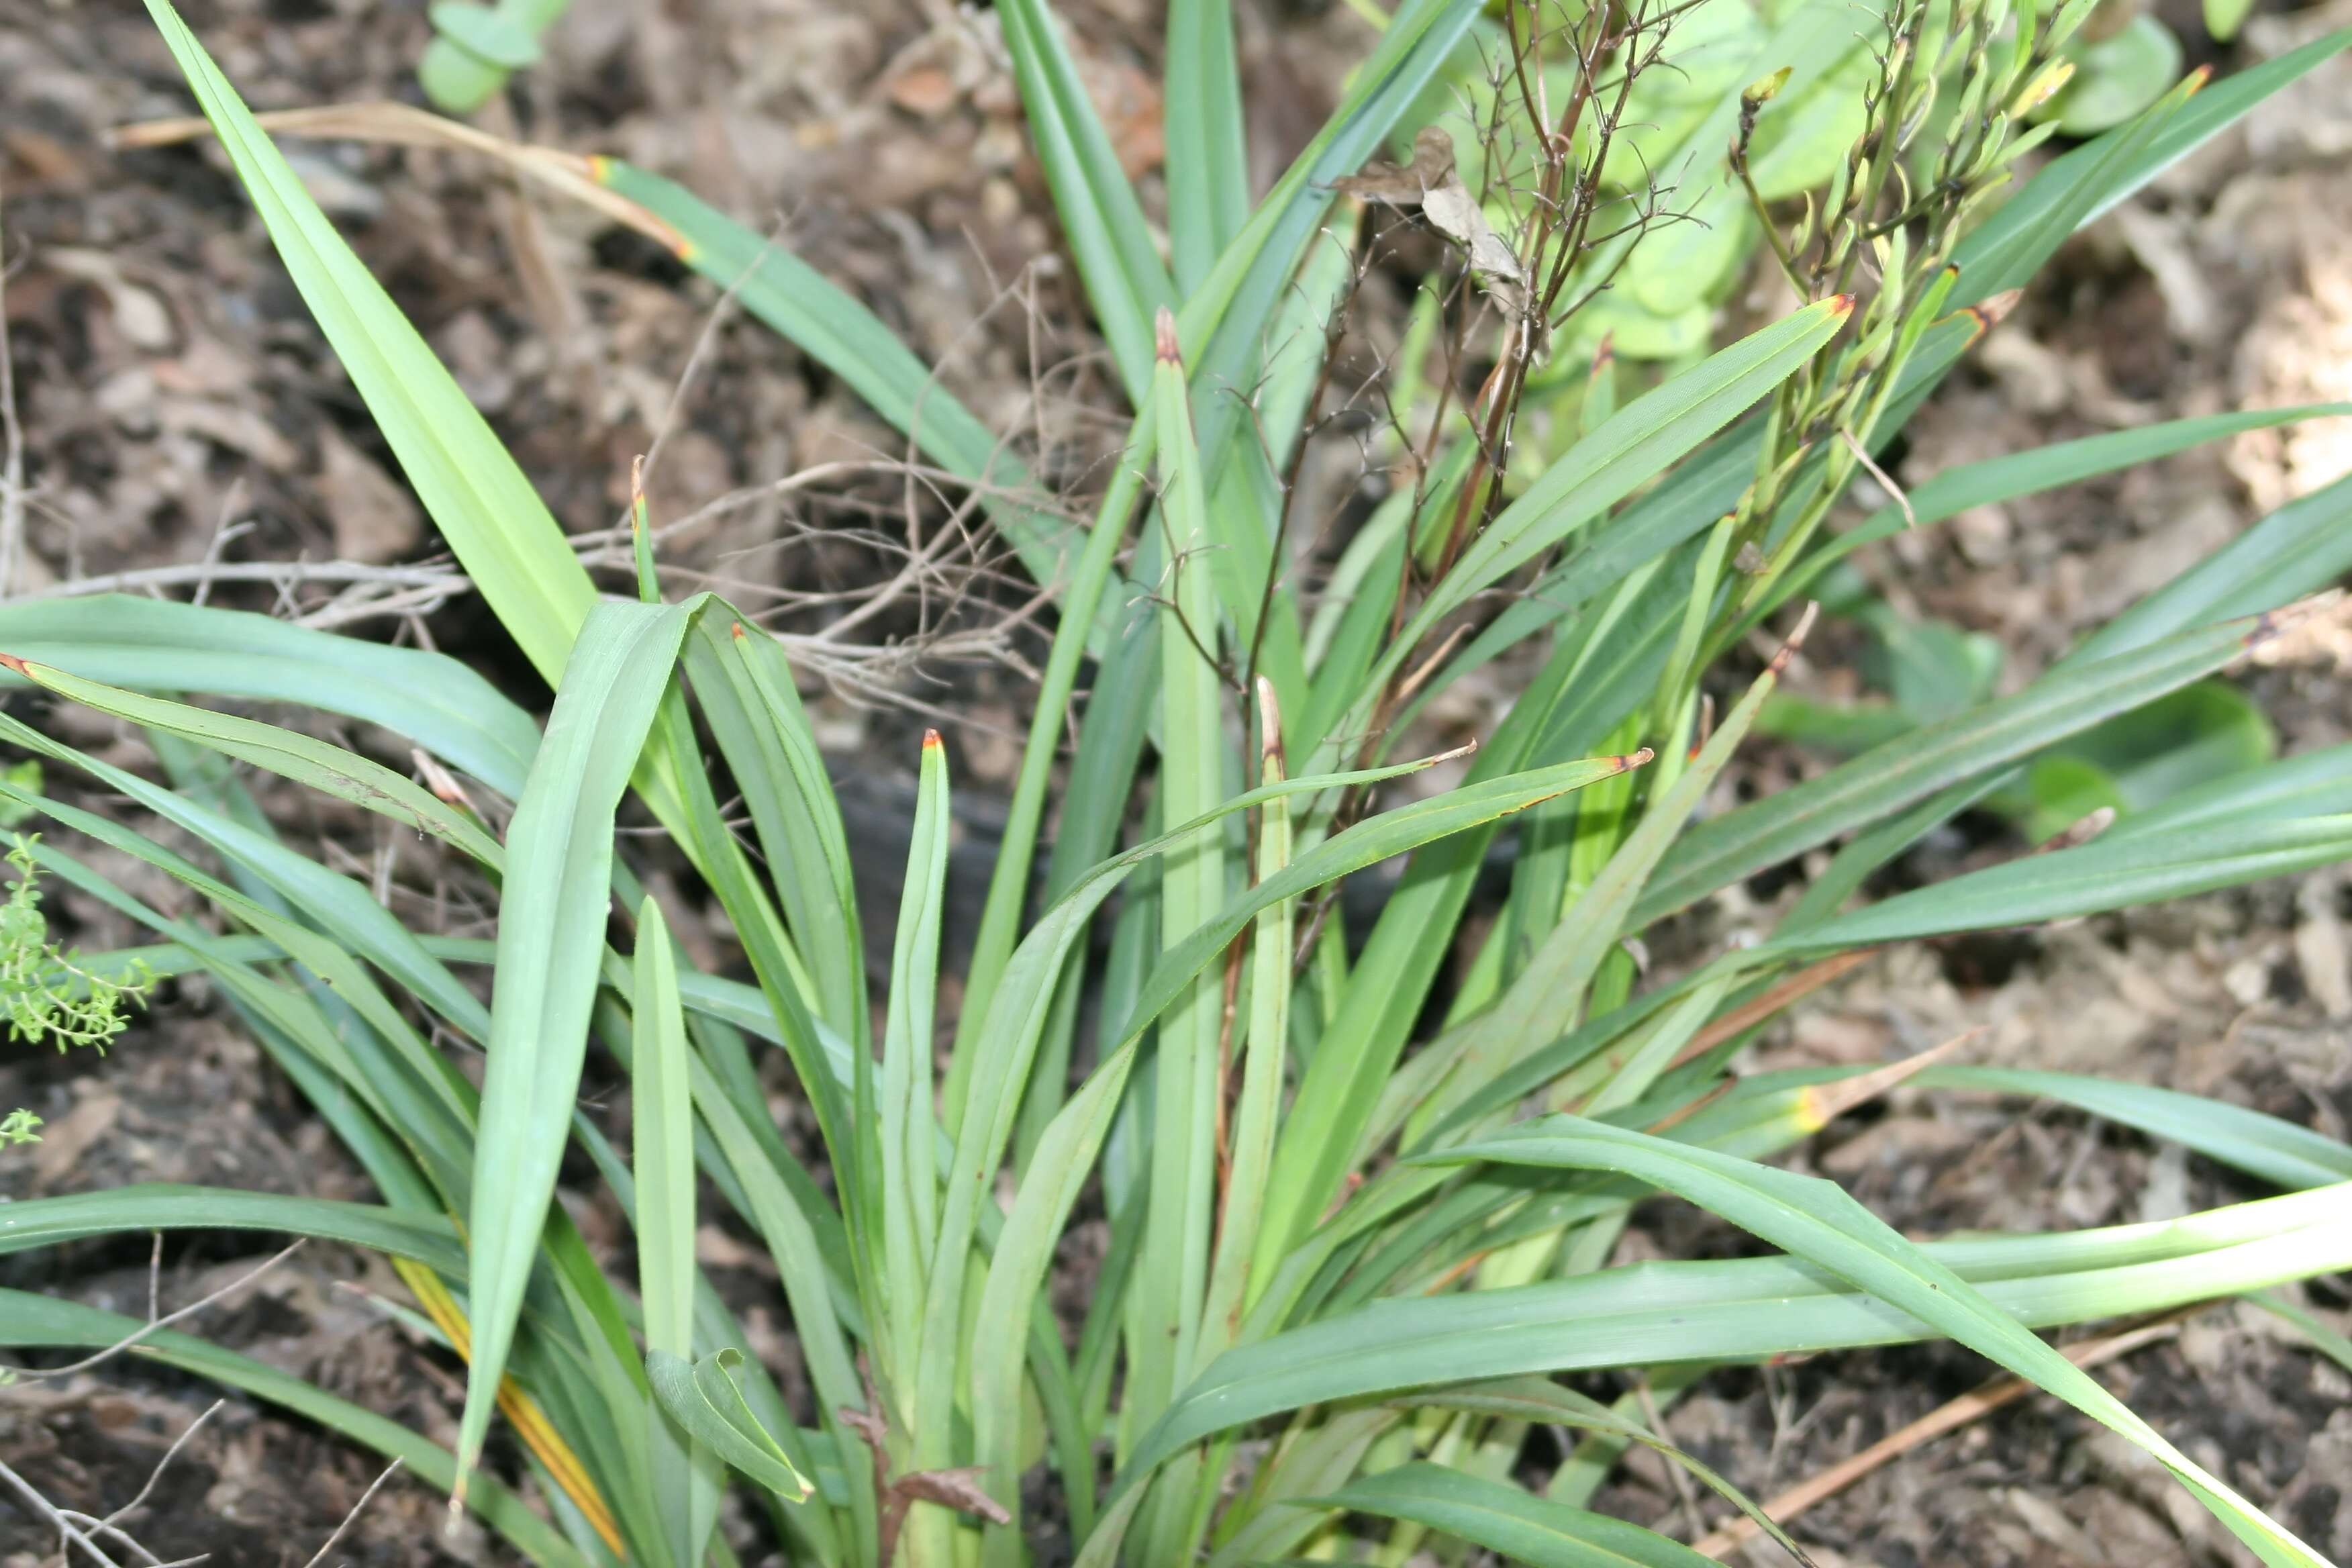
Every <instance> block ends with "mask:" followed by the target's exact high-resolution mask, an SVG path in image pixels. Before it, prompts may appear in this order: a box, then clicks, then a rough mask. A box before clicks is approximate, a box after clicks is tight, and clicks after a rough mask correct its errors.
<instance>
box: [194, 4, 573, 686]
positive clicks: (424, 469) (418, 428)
mask: <svg viewBox="0 0 2352 1568" xmlns="http://www.w3.org/2000/svg"><path fill="white" fill-rule="evenodd" d="M147 10H148V14H149V15H150V16H152V17H153V18H154V20H155V26H156V27H157V28H158V29H160V30H161V31H162V33H163V42H164V44H165V46H166V47H169V48H170V49H171V51H172V57H173V59H175V60H177V61H178V62H179V66H180V69H181V71H182V72H183V73H184V75H185V76H186V77H187V79H188V85H189V87H190V88H191V89H194V92H195V95H196V101H197V103H198V104H199V105H200V106H201V107H202V109H203V110H204V113H205V119H207V120H209V121H212V124H213V129H214V131H215V132H217V133H218V135H219V137H220V141H221V146H222V148H223V150H224V151H226V153H228V156H229V161H230V162H231V163H233V164H235V165H236V173H237V177H238V179H240V180H241V181H243V182H244V184H245V188H246V191H247V195H250V196H251V198H252V200H253V205H254V208H255V210H256V211H257V212H258V213H259V214H260V215H261V220H262V223H263V224H264V225H265V226H267V227H268V230H269V237H270V239H271V241H272V242H273V243H274V244H275V245H276V246H277V247H278V256H279V258H281V259H283V260H284V262H285V263H286V270H287V271H288V273H289V274H290V275H291V276H292V278H293V279H294V286H295V288H296V289H299V290H300V291H301V295H302V300H303V303H304V304H306V305H307V306H309V307H310V314H311V316H312V317H313V318H314V319H315V320H316V321H318V323H319V329H320V331H322V332H324V333H325V334H326V336H327V342H329V343H330V344H331V346H332V347H333V348H334V351H335V354H336V357H337V358H339V359H341V361H342V363H343V368H344V369H345V370H346V371H348V372H349V373H350V374H351V378H352V384H353V385H354V386H356V387H357V388H358V389H359V393H360V396H361V398H362V400H363V401H364V402H365V403H366V404H367V406H368V412H369V414H370V415H371V416H373V418H374V420H375V423H376V427H377V428H378V429H379V430H381V431H382V432H383V438H384V441H385V444H386V445H388V446H390V447H392V451H393V456H394V457H395V458H398V459H399V462H400V467H401V471H402V472H404V474H406V475H407V476H408V481H409V483H410V484H411V485H412V486H414V487H415V490H416V497H417V500H420V501H422V502H423V503H424V506H425V512H426V513H427V514H428V515H429V516H430V517H431V518H432V519H433V522H434V526H435V527H436V528H438V529H439V530H440V531H441V536H442V537H443V538H444V539H446V540H447V541H448V542H449V548H450V549H451V550H452V551H453V552H456V554H457V560H458V563H459V564H461V565H462V566H464V567H465V569H466V574H467V576H469V577H471V578H472V579H473V580H474V584H475V586H476V587H477V588H478V589H479V590H480V592H481V595H482V596H483V598H485V599H486V600H488V602H489V605H490V607H491V609H493V610H495V611H496V612H497V613H498V616H499V622H500V623H501V624H502V625H504V626H506V628H507V630H508V632H509V635H511V636H512V637H514V639H515V641H516V643H517V644H519V645H520V647H521V648H522V650H523V654H524V657H526V658H529V659H530V662H531V665H532V667H533V668H536V669H537V670H538V671H539V672H540V674H541V676H543V677H545V678H546V679H547V680H548V681H549V682H551V683H552V682H553V681H554V680H555V679H556V678H557V676H558V675H559V674H560V673H561V672H562V669H563V667H564V661H565V658H567V656H568V655H569V654H570V652H571V648H572V637H573V636H574V634H576V633H577V632H578V631H579V630H580V626H581V623H582V622H583V621H584V620H586V619H587V616H588V612H589V608H590V606H592V605H594V603H595V602H596V593H595V590H594V588H593V587H592V586H591V585H590V584H589V581H588V573H587V569H586V568H584V567H583V566H582V565H581V564H580V558H579V557H578V556H577V555H575V554H573V553H572V546H571V543H570V542H569V541H567V540H566V539H565V538H564V536H563V531H562V528H560V527H558V526H557V524H556V521H555V519H554V517H553V516H552V515H551V514H550V513H549V511H548V510H547V507H546V504H545V503H544V502H542V501H541V500H540V499H539V493H538V492H537V491H536V490H534V489H531V487H530V480H528V479H525V478H524V477H523V473H522V469H521V468H519V467H517V466H516V463H515V460H514V458H512V457H511V456H509V454H508V452H507V449H506V447H505V446H504V445H503V444H502V443H500V442H499V438H498V437H497V436H496V435H494V434H493V433H492V432H491V430H490V426H489V423H488V421H487V420H485V419H484V418H483V417H482V416H481V414H480V412H479V411H478V410H477V409H476V408H475V407H474V405H473V404H472V403H471V402H470V401H469V400H468V399H467V396H466V395H465V393H464V392H463V391H462V390H461V389H460V388H459V387H458V385H457V380H456V378H455V377H453V376H452V375H450V374H449V372H448V369H447V367H446V366H444V365H443V364H442V363H441V362H440V360H439V359H437V358H436V357H435V355H434V353H433V351H432V349H430V348H429V347H427V346H426V344H425V339H424V338H423V337H422V336H421V335H419V333H418V332H417V331H416V329H415V327H413V326H411V325H409V323H408V319H407V318H406V317H405V316H404V315H402V314H401V312H400V308H399V307H398V306H397V305H394V303H393V301H392V297H391V296H390V295H388V294H386V293H385V292H384V290H383V285H382V284H380V283H378V282H377V281H376V280H375V279H374V278H373V276H372V275H371V274H370V273H369V271H368V269H367V268H365V267H364V266H362V264H361V262H360V259H359V258H358V257H356V256H354V255H352V250H351V247H349V246H348V245H346V244H344V243H343V239H342V237H341V236H340V235H338V234H337V233H336V232H335V229H334V226H333V225H332V224H331V223H329V222H328V221H327V216H326V215H325V214H324V213H322V212H320V210H319V205H318V203H316V202H314V201H312V200H311V199H310V194H309V193H308V192H307V191H305V190H304V189H303V187H302V182H301V180H300V179H299V177H297V176H296V174H295V173H294V171H293V169H292V168H290V167H289V165H288V164H287V162H286V160H285V158H284V156H283V155H281V154H280V153H278V149H277V147H276V146H275V145H273V144H272V143H271V142H270V140H269V138H268V135H267V134H266V133H264V132H263V131H262V130H261V128H260V127H259V126H258V125H257V124H256V123H255V122H254V119H253V116H252V114H251V112H250V111H248V110H247V109H246V107H245V104H244V102H243V101H242V100H240V99H239V98H238V97H237V95H236V89H234V88H232V87H230V86H229V84H228V79H227V78H226V77H224V76H223V75H222V74H221V72H220V69H219V68H218V67H216V66H215V65H214V64H213V62H212V58H211V57H210V56H208V55H207V54H205V49H204V46H203V45H202V44H199V43H198V42H197V41H196V37H195V35H194V33H192V32H190V31H189V30H188V27H187V26H186V24H184V23H183V22H182V21H181V20H180V16H179V13H178V12H176V11H174V10H173V8H172V5H171V0H147Z"/></svg>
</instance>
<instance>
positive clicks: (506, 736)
mask: <svg viewBox="0 0 2352 1568" xmlns="http://www.w3.org/2000/svg"><path fill="white" fill-rule="evenodd" d="M0 649H5V650H6V651H7V652H9V653H12V654H15V655H16V656H17V657H18V658H25V659H29V660H32V661H33V662H35V663H37V664H47V665H54V666H57V667H58V668H63V669H69V670H71V671H72V672H73V673H74V674H76V675H78V676H80V677H81V678H82V679H86V680H93V681H103V682H105V683H106V684H108V685H110V686H120V687H126V688H129V689H131V690H135V691H146V692H165V693H180V694H187V693H194V692H202V693H204V694H205V695H207V696H212V697H241V698H246V699H248V700H254V701H264V702H295V703H299V704H301V705H302V706H304V707H306V708H316V709H320V710H325V711H326V712H330V713H341V714H342V715H344V716H345V717H347V718H352V719H358V720H361V721H364V722H366V723H370V724H380V725H382V726H383V728H385V729H387V730H390V731H393V732H394V734H397V735H404V736H406V737H407V738H408V739H409V740H410V741H413V742H415V743H416V744H417V745H420V746H422V747H424V748H425V750H426V751H428V752H432V753H434V755H436V756H437V757H439V758H441V759H442V760H443V761H444V762H446V763H449V764H450V765H452V766H453V767H456V768H458V769H460V770H462V771H463V772H466V773H471V774H473V775H474V777H476V778H478V779H479V780H481V781H482V782H483V783H484V784H488V785H489V786H490V787H491V788H492V789H494V790H496V791H498V793H499V794H500V795H504V796H505V797H506V798H507V799H509V800H512V799H514V798H515V796H517V795H520V794H521V793H522V781H523V775H524V774H525V773H528V772H529V771H530V759H531V753H533V752H536V751H538V750H539V726H538V725H537V724H536V723H534V722H532V721H531V717H530V714H528V713H526V712H524V711H523V710H521V709H520V708H519V707H517V706H516V705H515V704H514V703H512V702H511V701H509V700H507V699H506V698H505V697H504V696H502V695H501V694H500V693H499V690H498V689H497V688H496V687H493V686H492V685H491V684H490V683H489V682H488V681H487V680H485V679H482V678H481V677H480V676H479V675H477V674H476V673H475V672H474V671H473V670H471V669H469V668H467V667H466V666H465V665H463V664H460V663H459V662H458V661H457V660H456V659H454V658H449V657H448V656H447V655H446V654H438V653H427V652H425V651H424V650H423V649H421V648H413V647H392V646H390V645H389V644H386V643H377V642H369V641H366V640H365V639H363V638H361V637H338V636H336V635H334V634H333V633H331V632H322V631H316V630H313V629H311V628H310V627H309V626H296V625H294V624H293V623H292V622H290V621H280V620H274V619H272V618H271V617H269V616H257V615H252V614H249V613H247V612H246V611H243V610H225V609H221V608H219V607H218V606H216V605H184V604H180V603H178V602H177V601H175V600H171V599H150V598H145V597H142V596H137V595H127V594H97V595H90V596H89V597H88V598H70V599H21V600H18V601H17V602H16V603H15V604H9V605H0ZM0 679H5V680H6V681H7V682H8V683H9V684H11V685H13V684H14V683H15V680H16V677H13V676H11V677H0Z"/></svg>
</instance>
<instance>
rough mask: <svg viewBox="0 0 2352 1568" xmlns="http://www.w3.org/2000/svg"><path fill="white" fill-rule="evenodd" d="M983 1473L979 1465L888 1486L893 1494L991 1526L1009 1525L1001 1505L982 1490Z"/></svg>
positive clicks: (1009, 1518) (921, 1472)
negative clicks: (957, 1511) (971, 1515)
mask: <svg viewBox="0 0 2352 1568" xmlns="http://www.w3.org/2000/svg"><path fill="white" fill-rule="evenodd" d="M986 1473H987V1472H986V1471H985V1470H984V1469H983V1468H982V1467H980V1466H978V1465H968V1466H965V1467H964V1468H961V1469H954V1470H917V1471H915V1472H914V1473H913V1474H912V1475H905V1476H900V1477H899V1478H898V1479H897V1480H895V1481H893V1482H891V1483H890V1485H891V1489H893V1490H894V1491H898V1492H900V1493H903V1494H904V1495H906V1496H908V1497H910V1498H915V1499H918V1500H921V1501H923V1502H935V1503H938V1504H940V1506H941V1507H942V1508H952V1509H961V1510H963V1511H964V1512H966V1513H976V1514H978V1515H980V1517H981V1518H982V1519H984V1520H987V1521H989V1522H990V1523H991V1524H1010V1523H1012V1522H1013V1516H1012V1515H1011V1514H1010V1513H1008V1512H1006V1511H1005V1509H1004V1505H1003V1503H1000V1502H998V1501H997V1500H995V1499H994V1498H992V1497H991V1496H989V1495H988V1494H987V1493H986V1492H984V1491H982V1490H981V1488H980V1478H981V1477H982V1476H983V1475H985V1474H986Z"/></svg>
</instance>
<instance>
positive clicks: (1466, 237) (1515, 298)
mask: <svg viewBox="0 0 2352 1568" xmlns="http://www.w3.org/2000/svg"><path fill="white" fill-rule="evenodd" d="M1421 212H1422V216H1423V217H1426V218H1427V219H1429V222H1430V226H1431V227H1433V228H1434V229H1436V230H1437V231H1438V232H1439V233H1441V234H1443V235H1444V236H1446V237H1448V238H1449V239H1452V240H1454V241H1455V242H1456V243H1458V244H1460V245H1461V246H1462V247H1464V248H1465V249H1466V250H1467V251H1469V253H1470V270H1471V271H1473V272H1475V273H1476V274H1477V275H1478V280H1479V281H1480V282H1482V283H1484V284H1485V285H1486V289H1487V291H1488V292H1489V293H1491V294H1493V295H1494V296H1495V297H1496V300H1499V301H1500V302H1501V303H1502V305H1503V307H1504V308H1505V309H1506V310H1510V311H1513V312H1514V313H1516V312H1517V310H1519V308H1520V306H1521V305H1523V304H1524V303H1525V302H1526V300H1527V280H1528V279H1527V274H1526V272H1524V271H1523V270H1522V269H1521V268H1520V267H1519V258H1518V255H1517V252H1515V251H1514V250H1512V248H1511V247H1510V244H1509V242H1508V241H1507V240H1505V239H1504V238H1503V237H1502V236H1501V235H1499V234H1496V232H1495V226H1494V225H1493V224H1491V223H1488V222H1487V221H1486V209H1485V208H1484V207H1482V206H1480V205H1478V199H1477V198H1476V197H1475V196H1473V195H1471V194H1470V192H1469V190H1468V189H1467V188H1466V187H1465V186H1464V185H1463V184H1462V182H1461V181H1459V180H1449V181H1448V182H1447V183H1446V184H1443V185H1440V186H1438V187H1437V188H1436V189H1434V190H1433V191H1431V192H1429V193H1428V194H1427V195H1424V196H1423V198H1422V202H1421Z"/></svg>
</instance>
